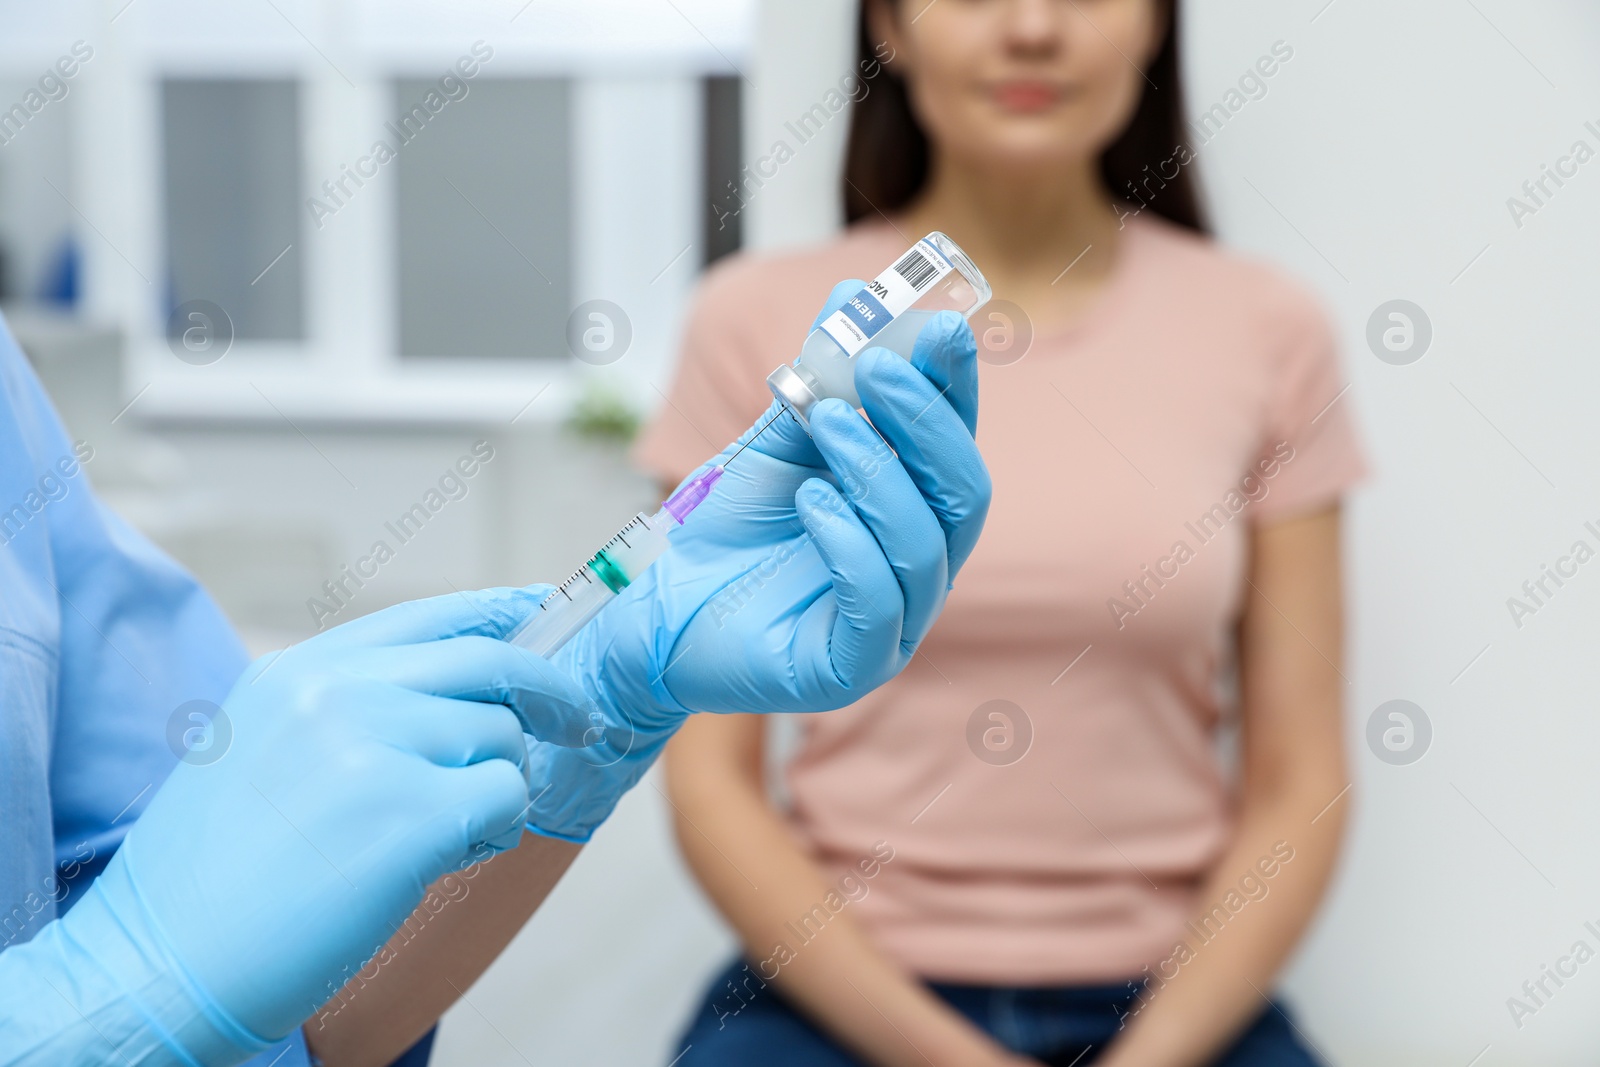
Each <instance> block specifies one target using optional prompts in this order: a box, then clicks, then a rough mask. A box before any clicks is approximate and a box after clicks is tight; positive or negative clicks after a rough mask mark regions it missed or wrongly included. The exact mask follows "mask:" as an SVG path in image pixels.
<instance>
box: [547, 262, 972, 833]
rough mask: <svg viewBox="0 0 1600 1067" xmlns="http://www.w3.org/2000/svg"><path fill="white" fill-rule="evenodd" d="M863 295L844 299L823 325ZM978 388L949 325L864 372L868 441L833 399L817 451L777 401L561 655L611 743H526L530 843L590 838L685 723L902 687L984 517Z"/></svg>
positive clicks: (865, 357)
mask: <svg viewBox="0 0 1600 1067" xmlns="http://www.w3.org/2000/svg"><path fill="white" fill-rule="evenodd" d="M860 290H861V283H860V282H855V281H849V282H844V283H842V284H841V285H840V286H838V287H837V288H836V289H835V290H834V292H833V295H832V296H831V297H830V299H829V301H828V305H827V307H825V308H824V309H823V311H822V314H821V315H819V316H818V321H819V322H820V321H821V319H822V318H823V317H824V316H826V315H828V314H830V313H831V312H832V311H833V310H834V309H836V308H838V307H839V306H840V305H841V304H843V302H844V301H845V300H846V299H848V298H849V297H851V296H853V295H855V294H856V293H857V292H859V291H860ZM977 383H978V372H977V348H976V344H975V342H974V340H973V337H972V331H971V330H970V329H969V328H968V326H967V324H966V321H965V320H963V319H962V318H961V316H960V315H958V314H956V313H954V312H945V313H942V314H940V315H938V316H935V317H934V318H933V319H932V320H931V321H930V322H929V323H928V324H927V325H926V326H925V327H924V328H923V330H922V332H921V334H920V335H919V337H918V339H917V343H916V346H915V348H914V350H913V358H912V360H911V361H910V362H907V361H906V360H904V359H902V358H900V357H899V356H897V355H895V354H894V353H892V352H889V351H887V350H885V349H881V348H877V349H868V350H867V351H865V352H863V353H861V355H860V356H859V357H858V358H857V363H856V388H857V390H858V392H859V393H860V396H861V400H862V406H863V407H864V408H865V410H866V412H867V414H868V415H869V416H870V417H871V419H872V422H871V424H870V425H869V424H868V423H867V421H866V420H864V419H862V418H861V416H860V415H858V414H857V413H856V412H855V411H854V410H853V409H852V408H851V407H850V406H849V405H848V404H846V403H845V402H843V401H839V400H824V401H822V402H821V403H819V404H818V405H817V406H816V408H815V409H814V411H813V414H812V417H811V430H812V436H809V437H808V436H807V435H806V432H805V430H804V429H802V428H801V426H800V424H799V423H798V422H797V421H795V420H794V419H792V418H790V417H788V416H787V415H782V414H778V412H779V411H780V408H779V407H778V406H777V405H776V404H775V405H774V406H773V408H771V409H769V411H768V412H767V414H766V415H764V416H763V417H762V418H761V419H760V420H759V421H758V422H757V423H756V424H755V425H754V426H752V427H751V429H750V430H749V431H748V432H746V433H745V434H744V435H743V436H742V437H741V438H740V439H739V442H736V444H734V445H730V446H728V448H727V449H724V450H723V453H722V455H721V456H719V457H718V458H717V460H716V462H721V461H722V460H723V459H725V458H727V457H728V456H729V455H731V454H732V452H733V451H734V449H735V448H736V447H737V444H740V443H743V442H744V441H747V440H751V439H752V437H754V439H753V441H752V443H751V444H750V447H749V448H748V449H747V450H745V451H744V452H743V453H742V454H741V455H740V456H739V457H738V458H737V459H735V460H733V462H731V463H730V464H728V466H727V473H726V474H725V475H724V476H723V478H722V480H721V481H720V482H719V483H718V485H717V487H716V489H715V490H714V491H713V492H712V493H711V495H710V496H709V497H708V498H707V499H706V501H705V503H703V504H701V505H700V507H699V508H698V509H697V510H696V511H695V512H694V513H693V514H691V515H690V516H689V518H688V521H687V522H686V523H685V524H684V525H683V526H682V527H681V528H679V529H677V530H675V531H673V533H672V535H671V537H672V548H671V549H670V550H669V551H668V552H667V554H666V555H665V556H663V557H662V558H661V559H659V560H658V561H657V562H656V563H655V565H654V566H653V567H651V568H650V569H649V570H647V571H646V572H645V573H644V574H643V575H642V576H641V577H640V578H639V579H638V580H636V581H635V582H634V583H633V585H631V586H630V587H629V588H628V589H627V590H625V591H624V592H623V594H622V595H621V596H620V597H619V598H618V599H617V600H616V601H615V602H614V603H612V604H611V605H609V606H608V607H607V608H606V609H605V610H604V611H603V612H601V613H600V615H599V616H597V617H596V618H595V619H594V621H592V622H591V623H589V625H588V626H586V627H584V629H583V630H581V631H579V633H578V634H577V635H576V636H575V637H574V638H573V639H572V640H571V641H570V642H569V643H568V644H567V645H566V646H565V647H564V648H563V649H561V650H560V651H559V652H557V653H556V654H555V655H554V656H553V657H552V660H551V661H552V663H554V664H555V665H556V666H558V667H561V668H563V669H565V670H567V671H570V672H571V673H572V675H573V676H574V677H575V678H577V679H579V681H580V682H581V683H582V685H583V687H584V690H585V691H586V692H587V693H588V695H589V696H590V697H591V698H592V699H593V700H594V702H595V704H596V705H598V707H599V708H600V709H601V712H602V715H603V717H604V720H605V729H604V731H603V737H602V738H601V740H600V741H599V743H597V744H592V745H590V746H588V747H586V748H567V749H559V748H555V747H552V746H549V745H541V744H534V745H531V746H530V749H529V752H530V758H531V761H532V766H531V777H532V784H531V790H532V793H533V796H534V800H533V808H532V812H531V814H530V818H529V828H530V829H532V830H535V831H537V832H539V833H543V834H546V835H549V836H553V837H560V838H564V839H567V840H574V841H584V840H587V839H588V837H589V835H590V834H591V833H593V831H594V829H595V827H597V826H598V825H599V824H600V823H601V822H602V821H604V819H605V818H606V816H607V815H609V814H610V812H611V810H612V808H613V807H614V806H615V805H616V802H617V800H618V799H619V798H620V797H621V795H622V794H623V793H624V792H626V791H627V790H628V789H629V788H630V787H631V786H632V785H633V784H634V783H635V782H636V781H638V779H639V776H640V775H642V774H643V773H644V771H645V770H646V769H647V768H648V767H649V766H650V764H651V763H652V762H653V761H654V759H655V757H656V755H657V754H658V753H659V752H660V750H661V748H662V746H663V745H665V743H666V741H667V740H668V738H670V737H671V735H672V734H673V732H674V731H676V729H677V728H678V726H679V724H680V723H682V721H683V720H684V718H685V717H686V716H687V715H689V714H690V713H691V712H695V711H709V712H748V711H762V712H783V711H826V710H830V709H833V708H839V707H843V706H845V705H847V704H850V703H853V702H855V701H856V700H859V699H860V698H861V697H862V696H864V695H865V694H867V693H869V692H871V691H872V690H873V689H875V688H877V687H878V686H880V685H882V684H883V683H884V682H886V681H888V680H889V679H890V678H893V677H894V676H895V675H896V674H897V673H899V671H900V670H901V669H902V668H903V667H905V665H906V664H907V663H908V662H909V661H910V659H911V657H912V655H913V654H914V653H915V652H916V649H917V645H918V644H919V643H920V642H921V641H922V639H923V637H924V636H925V635H926V634H927V632H928V629H929V627H931V626H932V625H933V622H934V620H935V619H936V618H937V617H938V615H939V611H940V610H941V608H942V607H943V605H944V599H945V594H946V592H947V590H948V589H949V582H950V579H951V578H952V577H953V576H954V575H955V574H956V572H957V571H958V570H960V568H961V564H962V563H963V562H964V561H965V560H966V558H967V556H968V555H969V554H970V553H971V551H972V548H973V546H974V545H975V544H976V543H977V539H978V534H979V533H980V532H981V531H982V528H983V520H984V517H985V515H986V514H987V512H988V506H989V492H990V485H989V475H988V471H987V469H986V468H985V467H984V464H983V460H982V458H981V457H980V456H979V454H978V448H977V444H976V443H975V441H974V440H973V434H974V432H975V430H976V426H977V406H978V394H977ZM775 414H778V417H777V420H776V421H775V422H773V423H772V425H771V427H770V428H768V429H766V430H765V431H764V432H761V433H760V434H759V436H754V435H755V434H756V431H757V430H758V429H759V428H760V427H761V426H762V425H764V424H765V423H766V422H767V421H768V420H769V419H770V418H771V417H772V416H773V415H775ZM874 427H876V428H877V429H876V431H874ZM880 433H881V434H882V437H881V438H880V437H879V434H880ZM885 440H887V441H888V445H885V444H884V441H885ZM890 446H893V451H891V450H890ZM897 453H898V455H897Z"/></svg>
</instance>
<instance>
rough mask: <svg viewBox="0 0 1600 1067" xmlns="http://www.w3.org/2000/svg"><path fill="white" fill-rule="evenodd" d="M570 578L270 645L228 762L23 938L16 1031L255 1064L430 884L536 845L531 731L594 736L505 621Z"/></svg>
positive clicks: (29, 1043) (131, 1055) (83, 1048)
mask: <svg viewBox="0 0 1600 1067" xmlns="http://www.w3.org/2000/svg"><path fill="white" fill-rule="evenodd" d="M548 592H549V587H548V586H545V587H535V588H531V589H526V590H518V589H496V590H488V591H484V592H476V593H465V594H453V595H451V596H444V597H438V598H436V599H433V600H425V601H419V602H416V603H411V604H402V605H399V606H398V607H394V608H390V609H388V610H386V611H381V612H377V613H374V614H372V615H369V616H367V617H365V618H362V619H358V620H356V621H354V622H351V623H348V624H346V625H344V626H340V627H337V628H335V629H333V630H330V631H328V632H327V633H325V634H321V635H318V636H316V637H313V638H311V639H310V640H308V641H306V642H304V643H302V644H299V645H295V646H293V647H292V648H290V649H289V650H288V651H286V652H284V653H282V654H281V655H280V656H279V657H277V658H264V659H262V660H258V661H257V662H256V663H254V664H253V665H252V666H251V667H250V668H249V669H248V670H247V671H246V672H245V674H244V675H243V677H241V678H240V680H239V681H238V683H237V684H235V686H234V688H233V691H232V692H231V693H230V694H229V695H228V698H227V700H226V702H225V703H224V704H223V711H224V713H225V715H226V717H227V720H228V724H229V726H231V729H232V740H231V744H230V746H229V747H228V748H227V749H226V751H225V752H224V754H223V755H222V757H221V758H220V759H217V760H215V761H214V762H211V763H207V764H205V765H199V764H193V763H187V762H186V763H180V764H179V765H178V767H177V769H176V770H175V771H174V772H173V773H172V776H171V777H170V778H169V779H168V780H167V781H166V782H165V783H164V784H163V785H162V786H161V788H160V789H159V790H158V791H157V792H156V794H155V796H154V797H153V799H152V800H151V802H150V805H149V807H148V808H147V809H146V811H145V813H144V814H143V816H141V817H140V819H139V821H138V822H137V823H136V824H135V825H134V827H133V829H132V830H131V831H129V833H128V837H127V840H126V841H125V842H124V843H123V845H122V847H121V849H120V850H118V852H117V854H116V856H114V857H113V858H112V861H111V863H110V865H109V866H108V867H107V869H106V871H105V872H104V873H103V874H102V875H101V876H100V878H99V879H97V880H96V881H95V883H94V884H93V885H92V886H91V887H90V888H89V889H88V891H87V892H86V894H85V895H84V897H83V898H82V899H81V900H80V901H79V902H78V904H77V905H76V906H75V907H74V908H73V909H72V910H71V911H70V912H68V913H67V914H66V915H65V916H64V917H62V918H61V919H60V920H58V921H56V922H53V923H50V924H49V925H47V926H46V927H45V928H44V929H43V930H41V931H40V933H39V935H38V936H37V937H36V938H34V939H33V940H32V941H31V942H29V943H27V944H25V945H21V946H18V947H15V948H12V949H10V950H8V951H6V952H4V953H0V989H3V990H4V991H5V993H4V996H3V997H0V1049H4V1050H6V1051H7V1052H10V1051H12V1050H17V1051H20V1052H22V1055H20V1056H19V1057H18V1058H19V1059H20V1060H21V1061H22V1062H27V1063H34V1062H38V1063H48V1064H51V1065H58V1064H65V1063H77V1062H85V1063H90V1062H92V1063H102V1062H105V1063H117V1062H122V1061H123V1060H124V1059H126V1060H127V1061H128V1062H131V1063H146V1062H183V1063H195V1062H199V1063H206V1064H211V1063H232V1062H238V1061H239V1060H242V1059H244V1058H245V1057H246V1056H247V1055H248V1054H251V1053H254V1052H256V1051H259V1050H260V1049H261V1048H263V1047H265V1046H266V1045H267V1044H268V1043H269V1039H271V1040H276V1039H278V1038H280V1037H282V1036H283V1035H285V1034H287V1033H289V1032H290V1031H292V1030H293V1029H294V1027H295V1026H296V1025H297V1024H298V1023H299V1022H300V1021H301V1020H302V1019H304V1018H306V1017H307V1016H309V1015H310V1014H311V1013H312V1012H313V1011H314V1010H315V1009H316V1008H317V1007H318V1006H319V1005H321V1004H322V1003H324V1002H325V1001H326V1000H328V999H329V997H331V996H332V995H333V994H334V993H335V992H337V991H338V990H339V989H340V988H341V987H342V986H343V985H344V983H345V981H346V980H347V979H348V978H349V976H350V975H351V974H353V973H354V972H355V971H356V970H358V969H359V968H360V967H361V965H362V964H363V962H364V961H366V960H367V959H369V958H370V957H371V956H372V955H373V954H374V952H376V950H377V949H378V948H379V947H381V946H382V945H383V944H384V943H386V942H387V941H388V940H389V938H390V937H391V936H392V935H393V934H394V933H395V931H396V929H397V928H398V926H399V924H400V923H401V922H403V921H404V920H405V918H406V917H407V916H408V915H409V914H410V913H411V911H412V910H413V909H414V908H415V907H416V905H417V904H418V903H419V902H420V901H421V900H422V897H423V894H424V892H425V891H426V888H427V886H428V885H429V884H430V883H432V882H433V881H435V880H436V879H437V878H439V877H440V876H442V875H444V874H446V873H448V872H450V871H453V870H457V869H459V868H461V867H463V866H465V865H466V864H467V863H469V862H472V861H475V860H481V859H486V858H488V857H489V856H490V855H491V854H493V853H494V852H496V851H499V850H501V849H506V848H510V847H512V846H514V845H515V844H516V843H517V841H518V839H519V838H520V835H521V833H522V826H523V819H524V816H525V813H526V810H527V806H528V789H527V778H526V775H525V764H526V749H525V748H524V742H523V732H524V731H525V730H526V731H529V732H531V733H533V734H534V735H535V736H540V737H543V738H545V739H547V740H550V741H554V742H559V743H576V742H577V740H578V739H580V738H581V737H582V735H583V733H584V731H585V730H586V729H587V728H588V727H589V725H590V724H589V722H588V720H587V714H588V712H589V710H590V709H589V708H587V706H586V703H585V698H584V696H583V694H582V692H581V691H580V690H579V689H578V688H577V687H576V686H575V685H574V684H573V683H572V681H571V680H570V679H569V678H568V677H567V676H566V675H565V674H564V673H562V672H560V671H556V670H554V669H552V668H551V667H550V665H549V664H548V663H546V662H545V661H544V660H541V659H539V658H538V657H535V656H533V655H531V654H529V653H527V652H525V651H524V650H522V649H519V648H514V647H512V646H511V645H508V644H505V643H504V641H503V640H501V639H503V638H504V637H505V636H506V634H508V633H510V631H511V630H512V629H513V628H514V627H515V625H516V624H517V623H518V622H519V621H521V619H522V618H523V617H524V616H525V615H526V614H527V613H528V612H529V611H530V610H532V609H533V608H534V606H535V605H537V604H538V603H539V601H540V600H541V599H543V597H544V595H545V594H547V593H548ZM213 729H215V730H218V731H219V733H218V736H219V737H220V729H221V728H220V727H219V726H218V725H217V724H213ZM68 1009H70V1010H68ZM108 1044H109V1046H111V1047H108ZM163 1046H165V1048H163ZM112 1047H115V1048H116V1049H117V1053H116V1054H113V1052H112ZM24 1050H25V1051H24ZM146 1057H148V1059H146ZM185 1057H187V1058H185ZM0 1058H4V1059H5V1061H6V1062H7V1063H11V1062H13V1061H12V1060H11V1059H10V1058H9V1057H8V1056H0Z"/></svg>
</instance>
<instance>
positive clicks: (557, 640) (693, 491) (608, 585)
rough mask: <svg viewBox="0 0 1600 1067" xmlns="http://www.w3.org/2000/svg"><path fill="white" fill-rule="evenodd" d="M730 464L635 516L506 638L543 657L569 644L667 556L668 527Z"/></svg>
mask: <svg viewBox="0 0 1600 1067" xmlns="http://www.w3.org/2000/svg"><path fill="white" fill-rule="evenodd" d="M765 428H766V427H762V429H765ZM746 443H748V442H746ZM740 451H743V449H741V450H740ZM738 454H739V453H738V452H735V453H734V455H738ZM732 458H733V456H729V457H728V459H729V460H731V459H732ZM726 469H727V467H726V464H725V463H724V464H719V465H717V466H713V467H708V468H707V469H706V470H704V471H702V472H701V473H700V474H697V475H695V477H693V478H691V479H690V480H689V481H687V482H685V483H684V485H683V486H682V487H681V488H680V489H679V490H678V491H677V492H676V493H673V494H672V495H671V496H669V497H668V498H667V499H666V502H665V503H663V504H662V505H661V510H659V511H657V512H656V513H655V514H654V515H646V514H645V513H644V512H642V511H641V512H640V513H639V514H637V515H635V516H634V517H633V520H632V521H631V522H629V523H628V524H627V525H626V526H624V527H623V528H622V529H620V530H618V531H617V532H616V535H615V536H613V537H612V538H611V540H609V541H607V542H606V543H605V544H604V545H602V546H601V547H600V551H598V552H596V553H595V554H594V555H593V556H590V557H589V562H587V563H585V564H584V565H583V566H581V567H579V568H578V571H577V573H576V574H574V575H573V576H572V577H570V578H568V579H567V580H566V581H564V582H562V583H561V584H560V585H559V586H557V587H556V591H555V592H553V593H551V594H550V595H549V596H548V597H546V598H545V599H544V602H543V603H541V604H540V605H539V609H538V610H537V611H535V612H534V613H533V614H532V615H529V616H528V617H527V619H525V620H524V621H523V623H522V625H520V626H518V627H517V628H516V630H514V631H512V634H511V636H510V637H508V638H507V639H506V640H508V641H510V642H511V643H512V644H513V645H517V646H518V647H520V648H525V649H527V650H528V651H530V652H532V653H533V654H534V655H537V656H549V655H551V654H552V653H554V652H555V651H556V650H557V649H558V648H560V647H561V646H562V645H564V644H566V643H567V640H568V639H569V638H570V637H572V635H573V634H575V633H577V632H578V631H579V630H581V629H583V626H584V624H585V623H587V622H588V621H589V620H590V619H592V618H594V617H595V616H596V615H597V614H599V612H600V609H601V608H603V607H605V606H606V605H607V604H609V603H611V601H613V600H615V599H616V598H617V596H618V595H619V594H620V593H621V592H622V591H623V590H624V589H626V588H628V586H629V585H631V584H632V583H633V582H634V580H635V579H637V578H638V577H639V575H640V574H642V573H644V569H645V568H646V567H648V566H650V564H652V563H654V562H655V561H656V560H657V559H659V558H661V556H662V555H663V554H664V553H665V552H666V551H667V548H668V541H667V533H668V531H669V530H671V529H672V527H674V526H681V525H682V524H683V520H684V519H686V518H688V517H689V513H690V512H691V511H693V510H694V509H695V508H697V507H699V506H700V502H701V501H703V500H704V499H705V498H706V496H707V495H708V494H709V493H710V492H711V489H712V487H713V486H715V485H716V484H717V482H718V481H719V480H720V479H721V478H722V475H723V473H724V472H725V471H726Z"/></svg>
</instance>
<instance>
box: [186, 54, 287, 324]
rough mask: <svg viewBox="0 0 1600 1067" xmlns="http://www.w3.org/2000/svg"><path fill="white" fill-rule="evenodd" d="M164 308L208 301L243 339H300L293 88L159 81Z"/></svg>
mask: <svg viewBox="0 0 1600 1067" xmlns="http://www.w3.org/2000/svg"><path fill="white" fill-rule="evenodd" d="M161 90H162V91H161V116H162V119H161V125H162V164H163V171H164V178H165V181H164V186H165V208H166V215H165V217H166V249H167V277H166V278H165V279H162V280H160V281H158V284H161V283H162V282H164V283H165V284H164V289H165V292H166V296H167V309H168V310H169V311H170V310H171V309H173V308H176V307H178V306H179V305H181V304H183V303H186V302H187V301H190V300H209V301H211V302H212V303H214V304H216V305H217V306H219V307H221V308H222V309H223V310H224V311H225V312H226V313H227V315H228V317H229V318H230V319H231V320H232V322H233V336H234V337H236V338H237V339H239V340H242V341H300V340H303V339H304V338H305V312H304V307H303V283H302V278H301V257H300V254H299V252H300V244H301V240H300V217H301V216H300V211H301V207H300V199H301V196H300V188H301V185H300V174H301V168H300V143H301V138H300V118H299V108H300V105H299V95H300V94H299V86H298V85H297V83H296V82H294V81H290V80H286V79H285V80H277V79H274V80H260V81H243V80H232V79H229V80H222V79H168V80H166V81H164V82H163V83H162V86H161Z"/></svg>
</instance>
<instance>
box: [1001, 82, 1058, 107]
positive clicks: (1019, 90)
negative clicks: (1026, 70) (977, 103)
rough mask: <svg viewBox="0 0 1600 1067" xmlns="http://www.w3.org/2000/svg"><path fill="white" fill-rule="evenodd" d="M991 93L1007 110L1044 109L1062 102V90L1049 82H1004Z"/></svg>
mask: <svg viewBox="0 0 1600 1067" xmlns="http://www.w3.org/2000/svg"><path fill="white" fill-rule="evenodd" d="M990 94H991V95H992V96H993V98H994V101H995V103H997V104H999V105H1000V106H1001V107H1003V108H1005V109H1006V110H1007V111H1019V112H1028V111H1043V110H1045V109H1046V108H1049V107H1054V106H1055V105H1056V104H1057V103H1059V102H1060V100H1061V97H1062V95H1063V94H1062V91H1061V89H1059V88H1058V87H1056V86H1054V85H1051V84H1050V83H1048V82H1030V81H1016V82H1002V83H1001V84H999V85H996V86H995V87H994V88H993V89H992V90H990Z"/></svg>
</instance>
